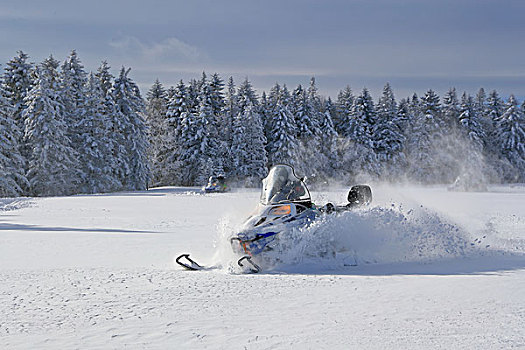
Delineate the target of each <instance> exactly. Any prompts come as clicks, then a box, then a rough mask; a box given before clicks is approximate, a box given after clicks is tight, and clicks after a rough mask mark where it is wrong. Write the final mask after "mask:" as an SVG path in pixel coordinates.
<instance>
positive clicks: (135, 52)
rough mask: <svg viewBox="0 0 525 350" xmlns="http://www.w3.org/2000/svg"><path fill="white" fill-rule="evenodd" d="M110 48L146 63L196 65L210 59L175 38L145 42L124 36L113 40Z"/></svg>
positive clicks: (201, 51) (193, 47) (202, 52)
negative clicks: (164, 62) (167, 62)
mask: <svg viewBox="0 0 525 350" xmlns="http://www.w3.org/2000/svg"><path fill="white" fill-rule="evenodd" d="M109 46H111V47H112V48H113V49H114V50H116V51H117V52H118V53H120V54H122V55H126V56H128V57H129V56H132V57H134V58H137V59H141V60H146V61H171V62H184V63H195V62H202V61H206V60H207V58H208V56H207V54H206V53H205V52H204V51H203V50H201V49H199V48H197V47H196V46H192V45H190V44H187V43H185V42H184V41H182V40H180V39H178V38H175V37H171V38H167V39H164V40H162V41H159V42H144V41H142V40H140V39H139V38H137V37H134V36H122V37H119V38H117V39H113V40H111V41H110V42H109Z"/></svg>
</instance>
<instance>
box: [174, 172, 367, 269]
mask: <svg viewBox="0 0 525 350" xmlns="http://www.w3.org/2000/svg"><path fill="white" fill-rule="evenodd" d="M303 180H304V179H302V178H299V177H297V176H296V175H295V172H294V170H293V168H292V167H291V166H289V165H282V164H281V165H276V166H274V167H272V168H271V169H270V172H269V173H268V176H267V177H266V178H265V179H264V180H263V181H262V182H263V187H262V191H261V199H260V203H259V205H258V207H257V208H256V210H255V212H254V213H253V214H252V215H251V216H250V217H249V218H248V219H247V220H246V222H245V223H244V225H243V229H242V230H241V232H239V233H237V234H236V235H235V236H233V237H232V238H231V239H230V243H231V246H232V249H233V251H234V252H236V253H237V254H239V255H240V258H239V259H238V260H237V264H238V265H239V266H240V267H242V268H244V269H246V270H247V272H252V273H257V272H260V271H261V268H260V266H259V264H258V263H257V262H258V260H259V258H260V257H261V256H263V255H264V253H265V252H268V251H272V250H274V248H275V247H276V245H277V244H278V242H279V236H280V234H282V233H283V232H289V231H290V230H293V229H295V228H301V227H307V226H308V225H310V224H311V223H312V222H314V220H316V219H317V218H319V217H321V216H322V215H327V214H332V213H338V212H343V211H347V210H351V209H353V208H356V207H359V206H363V205H368V204H370V202H371V201H372V191H371V189H370V187H369V186H367V185H356V186H353V187H352V188H351V189H350V191H349V193H348V197H347V199H348V203H347V204H345V205H334V204H332V203H327V204H326V205H324V206H322V207H318V206H316V205H315V204H314V203H312V200H311V196H310V192H309V191H308V188H307V187H306V185H305V183H304V181H303ZM176 262H177V263H178V264H179V265H181V266H183V267H184V268H186V269H188V270H201V269H205V268H204V267H203V266H201V265H199V264H198V263H196V262H195V261H194V260H192V259H191V258H190V257H189V254H182V255H180V256H179V257H178V258H177V259H176Z"/></svg>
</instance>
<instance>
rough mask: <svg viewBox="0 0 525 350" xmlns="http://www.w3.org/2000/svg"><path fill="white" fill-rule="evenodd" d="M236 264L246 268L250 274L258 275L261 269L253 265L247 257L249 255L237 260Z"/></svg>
mask: <svg viewBox="0 0 525 350" xmlns="http://www.w3.org/2000/svg"><path fill="white" fill-rule="evenodd" d="M243 261H246V265H243ZM237 264H238V265H239V266H240V267H246V268H248V269H249V270H250V271H249V272H251V273H258V272H260V271H261V268H260V267H259V265H257V264H256V263H254V262H253V261H252V257H251V256H249V255H245V256H243V257H242V258H240V259H239V260H237Z"/></svg>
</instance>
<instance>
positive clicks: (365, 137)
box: [342, 88, 379, 179]
mask: <svg viewBox="0 0 525 350" xmlns="http://www.w3.org/2000/svg"><path fill="white" fill-rule="evenodd" d="M376 118H377V115H376V110H375V106H374V102H373V101H372V97H371V96H370V93H369V92H368V89H367V88H364V89H363V91H362V92H361V94H360V95H359V96H357V97H356V98H355V99H354V104H353V106H352V110H351V113H350V120H349V123H348V124H347V125H345V126H344V128H343V137H344V138H345V139H346V142H345V144H344V150H343V152H342V153H343V167H344V169H345V171H346V172H348V174H349V175H350V176H351V177H354V179H355V178H356V177H358V176H361V175H364V176H367V177H368V176H373V177H376V176H378V175H379V167H378V164H377V157H376V155H375V152H374V140H373V138H372V132H373V130H374V124H375V122H376Z"/></svg>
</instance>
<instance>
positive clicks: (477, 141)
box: [459, 92, 485, 152]
mask: <svg viewBox="0 0 525 350" xmlns="http://www.w3.org/2000/svg"><path fill="white" fill-rule="evenodd" d="M459 112H460V114H459V124H460V125H461V131H462V132H463V133H465V134H466V136H467V137H468V139H469V140H470V142H472V143H473V144H474V145H475V147H476V148H477V149H478V151H479V152H481V151H482V150H483V143H484V140H485V133H484V131H483V128H482V127H481V123H480V120H479V116H478V114H477V112H476V104H475V102H474V99H473V98H472V96H470V95H468V94H467V93H466V92H464V93H463V95H462V96H461V106H460V110H459Z"/></svg>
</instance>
